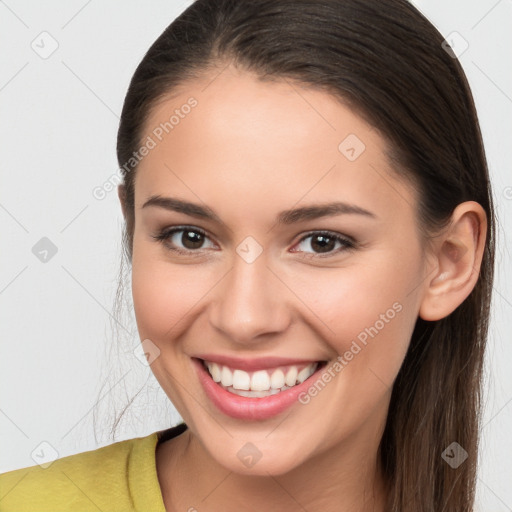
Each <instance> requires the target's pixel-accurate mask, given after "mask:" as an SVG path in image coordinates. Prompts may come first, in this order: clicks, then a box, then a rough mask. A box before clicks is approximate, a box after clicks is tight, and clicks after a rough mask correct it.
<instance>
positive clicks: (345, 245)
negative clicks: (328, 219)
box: [293, 232, 355, 256]
mask: <svg viewBox="0 0 512 512" xmlns="http://www.w3.org/2000/svg"><path fill="white" fill-rule="evenodd" d="M296 247H298V248H299V249H296V250H294V251H293V252H298V251H301V252H306V253H307V254H310V255H311V256H315V254H318V255H326V256H330V255H331V254H337V253H339V252H341V251H343V250H347V249H353V248H355V243H354V241H352V240H350V239H348V238H344V237H342V236H340V235H337V234H335V233H330V232H315V233H310V234H309V235H306V236H305V237H303V238H302V239H301V241H300V242H299V243H298V244H297V246H296ZM308 248H310V249H312V252H310V251H307V249H308Z"/></svg>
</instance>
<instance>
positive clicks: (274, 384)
mask: <svg viewBox="0 0 512 512" xmlns="http://www.w3.org/2000/svg"><path fill="white" fill-rule="evenodd" d="M283 386H284V373H283V371H282V370H276V371H275V372H274V373H273V374H272V377H270V387H271V388H272V389H281V388H282V387H283Z"/></svg>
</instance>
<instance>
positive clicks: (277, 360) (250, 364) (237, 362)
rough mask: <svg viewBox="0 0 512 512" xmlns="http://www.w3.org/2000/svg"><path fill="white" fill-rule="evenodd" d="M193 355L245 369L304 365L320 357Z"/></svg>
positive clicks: (234, 367)
mask: <svg viewBox="0 0 512 512" xmlns="http://www.w3.org/2000/svg"><path fill="white" fill-rule="evenodd" d="M195 357H196V358H197V359H203V360H205V361H209V362H213V363H217V364H220V365H224V366H229V367H230V368H233V369H239V370H245V371H256V370H267V369H269V368H275V367H277V366H288V365H297V366H301V365H304V366H305V365H308V364H311V363H316V362H318V361H320V359H297V358H292V357H278V356H266V357H251V358H241V357H234V356H228V355H222V354H199V355H197V356H195Z"/></svg>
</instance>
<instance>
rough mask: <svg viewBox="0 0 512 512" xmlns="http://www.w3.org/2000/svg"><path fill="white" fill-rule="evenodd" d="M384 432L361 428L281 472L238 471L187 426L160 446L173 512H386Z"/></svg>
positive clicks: (164, 492) (159, 468)
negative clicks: (252, 508) (254, 511)
mask: <svg viewBox="0 0 512 512" xmlns="http://www.w3.org/2000/svg"><path fill="white" fill-rule="evenodd" d="M380 434H381V432H379V435H374V436H372V437H371V438H370V439H369V437H368V432H366V433H365V432H362V431H358V432H357V433H356V434H354V435H353V436H352V437H351V438H347V439H345V440H344V441H343V443H341V444H339V445H337V446H336V447H335V448H331V449H329V450H326V451H325V452H322V453H319V454H318V455H316V456H315V457H314V458H312V459H309V460H308V461H307V462H305V463H304V464H301V465H300V466H297V467H295V468H294V469H292V470H291V471H289V472H287V473H285V474H282V475H277V476H274V475H270V474H269V475H268V476H252V475H243V474H238V473H234V472H233V471H230V470H228V469H226V468H224V467H223V466H221V465H220V464H218V463H217V462H216V461H215V460H214V459H213V458H212V457H211V456H210V454H209V453H208V452H207V451H206V450H205V449H204V447H203V445H202V444H201V443H200V442H199V440H198V439H197V438H196V437H195V436H194V435H193V434H192V433H191V432H190V430H188V429H187V431H185V432H184V433H183V434H181V435H180V436H178V437H177V438H174V439H172V440H170V441H167V442H165V443H163V444H162V445H160V446H159V447H158V448H157V472H158V476H159V481H160V486H161V488H162V495H163V498H164V504H165V506H166V510H167V511H168V512H174V511H178V510H187V511H188V510H190V511H194V510H197V511H200V510H208V511H209V512H235V511H239V510H247V504H248V503H254V504H257V507H258V509H260V510H280V511H283V512H288V511H290V512H291V511H294V512H295V511H297V510H322V511H324V512H331V511H332V512H334V511H336V512H356V511H357V512H384V510H385V494H386V485H385V481H384V478H383V473H382V469H381V467H380V463H379V459H378V457H377V452H378V445H379V442H380V437H381V435H380Z"/></svg>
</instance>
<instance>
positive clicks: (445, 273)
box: [419, 201, 487, 321]
mask: <svg viewBox="0 0 512 512" xmlns="http://www.w3.org/2000/svg"><path fill="white" fill-rule="evenodd" d="M486 233H487V216H486V214H485V210H484V209H483V208H482V206H481V205H480V204H479V203H476V202H475V201H467V202H464V203H461V204H459V205H458V206H457V207H456V208H455V210H454V211H453V213H452V217H451V222H450V224H449V226H448V227H447V228H446V229H445V230H444V231H443V233H442V235H439V239H438V240H436V241H435V242H434V246H435V253H434V255H433V256H434V263H433V265H434V266H433V268H434V270H435V272H434V277H432V278H429V279H430V281H429V282H428V284H427V287H426V289H425V293H424V297H423V300H422V302H421V306H420V310H419V316H420V317H421V318H422V319H423V320H427V321H435V320H440V319H441V318H444V317H446V316H448V315H449V314H450V313H452V312H453V311H454V310H455V309H456V308H457V307H458V306H459V305H460V304H462V302H464V300H465V299H466V297H467V296H468V295H469V294H470V293H471V291H472V290H473V288H474V287H475V284H476V282H477V280H478V275H479V272H480V265H481V263H482V258H483V253H484V248H485V238H486Z"/></svg>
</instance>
